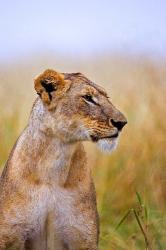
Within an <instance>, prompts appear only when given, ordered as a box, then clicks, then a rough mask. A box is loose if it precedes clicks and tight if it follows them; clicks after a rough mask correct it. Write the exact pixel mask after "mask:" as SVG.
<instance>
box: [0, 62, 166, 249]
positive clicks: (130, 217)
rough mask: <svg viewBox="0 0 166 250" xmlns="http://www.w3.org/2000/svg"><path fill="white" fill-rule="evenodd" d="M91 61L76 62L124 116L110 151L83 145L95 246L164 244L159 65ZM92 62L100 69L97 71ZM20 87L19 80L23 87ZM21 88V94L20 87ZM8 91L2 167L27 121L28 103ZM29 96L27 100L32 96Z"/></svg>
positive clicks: (0, 122)
mask: <svg viewBox="0 0 166 250" xmlns="http://www.w3.org/2000/svg"><path fill="white" fill-rule="evenodd" d="M92 65H93V66H92V67H91V68H90V69H89V68H88V65H87V66H85V65H81V66H80V68H79V70H80V71H81V68H83V69H84V70H83V71H84V72H86V70H87V72H88V74H89V75H90V76H95V77H94V78H95V80H96V82H100V84H102V83H103V82H105V83H106V84H105V87H106V88H107V89H108V90H109V91H110V90H111V91H110V97H111V99H112V101H113V103H114V104H115V105H116V106H118V107H119V108H120V110H121V111H123V112H124V113H125V114H126V116H127V119H128V125H127V126H126V127H125V128H124V130H123V132H122V134H121V138H120V142H119V146H118V148H117V150H116V151H115V152H114V153H112V155H103V154H102V153H100V152H98V151H97V149H96V147H95V145H93V144H91V143H87V144H86V147H88V149H89V150H88V156H89V164H90V165H91V166H93V175H94V179H95V185H96V190H97V199H98V210H99V214H100V224H101V230H100V231H101V236H100V249H101V250H114V249H115V250H138V249H140V250H142V249H149V250H151V249H153V250H156V249H166V237H165V232H166V169H165V167H166V154H165V149H166V136H165V132H166V131H165V130H166V119H165V98H166V95H165V94H166V85H165V81H166V74H165V72H164V70H163V66H162V65H160V67H159V66H157V65H156V64H152V63H151V62H150V61H146V60H142V61H141V63H140V62H138V61H132V62H129V63H128V64H127V63H126V64H125V60H122V61H121V60H120V61H119V60H117V61H116V60H115V59H114V61H113V62H110V63H109V62H108V61H104V62H102V66H101V64H100V66H101V67H99V65H98V63H97V62H95V63H94V64H93V62H92ZM76 67H78V66H76ZM97 67H99V68H100V70H97V71H96V68H97ZM73 68H74V67H73ZM96 72H97V73H96ZM9 73H10V71H9ZM109 82H112V86H111V87H110V85H109ZM12 84H16V85H17V83H16V82H14V83H12ZM24 86H25V85H23V86H21V85H19V87H20V88H22V89H23V88H24ZM19 87H17V90H18V89H19ZM30 88H31V87H29V89H30ZM9 89H10V88H7V90H9ZM31 91H32V89H31ZM22 93H23V96H24V94H25V93H24V91H23V90H22ZM10 96H12V98H13V95H12V93H11V92H9V91H7V92H6V88H3V95H2V92H1V95H0V114H1V115H0V165H1V166H3V165H4V163H5V161H6V159H7V157H8V154H9V151H10V149H11V147H12V144H13V143H14V141H15V140H16V138H17V136H18V134H19V133H20V131H21V130H22V129H23V127H24V125H25V124H26V119H27V113H28V112H29V107H30V105H29V104H28V105H29V106H26V105H25V106H23V107H24V109H23V108H22V105H23V100H24V99H23V98H22V97H20V96H19V98H18V95H17V93H14V99H16V100H17V102H15V101H11V103H10ZM28 100H29V102H31V101H30V100H32V98H30V99H28ZM20 104H21V105H20ZM27 107H28V108H27Z"/></svg>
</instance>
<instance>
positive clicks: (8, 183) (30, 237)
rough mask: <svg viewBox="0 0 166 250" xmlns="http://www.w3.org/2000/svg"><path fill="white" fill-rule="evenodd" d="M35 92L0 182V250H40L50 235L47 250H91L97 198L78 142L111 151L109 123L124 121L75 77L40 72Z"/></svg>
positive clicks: (94, 244) (98, 92)
mask: <svg viewBox="0 0 166 250" xmlns="http://www.w3.org/2000/svg"><path fill="white" fill-rule="evenodd" d="M35 90H36V92H37V93H38V95H39V97H38V98H37V99H36V101H35V103H34V105H33V108H32V112H31V115H30V119H29V122H28V125H27V127H26V128H25V130H24V131H23V133H22V134H21V136H20V137H19V139H18V140H17V142H16V144H15V146H14V148H13V150H12V152H11V154H10V157H9V159H8V161H7V163H6V166H5V168H4V170H3V173H2V177H1V181H0V249H36V250H37V249H40V250H42V249H46V248H47V247H48V246H46V245H45V246H44V247H43V244H46V243H43V242H44V240H45V237H47V238H48V237H52V241H53V245H54V248H53V249H57V250H65V249H70V250H96V249H98V232H99V225H98V215H97V209H96V194H95V189H94V185H93V181H92V178H91V173H90V169H89V167H88V166H87V161H86V154H85V151H84V148H83V145H82V142H81V141H86V140H92V141H95V142H97V141H98V142H99V145H100V144H101V145H102V148H103V149H106V150H108V149H109V150H110V149H111V148H112V146H108V144H110V145H111V143H114V141H115V138H114V139H111V136H114V135H115V134H117V133H118V129H117V127H116V126H114V125H113V124H111V122H110V120H111V119H114V120H116V121H119V122H123V123H124V124H125V123H126V119H125V117H124V116H123V114H122V113H120V112H119V111H118V110H117V109H116V108H115V107H114V106H113V105H112V103H111V102H110V100H109V99H108V97H107V94H106V92H105V91H104V90H103V89H102V88H101V87H99V86H98V85H96V84H94V83H93V82H91V81H90V80H88V79H87V78H86V77H85V76H83V75H82V74H80V73H75V74H74V73H73V74H67V73H66V74H65V73H64V74H59V73H57V72H55V71H53V70H46V71H45V72H44V73H42V74H41V75H40V76H39V77H37V78H36V79H35ZM89 96H90V97H89ZM105 138H106V139H105ZM105 142H106V143H105ZM104 145H105V146H104ZM48 225H49V226H48ZM49 228H51V230H50V229H49ZM49 230H50V231H49ZM46 234H47V235H46Z"/></svg>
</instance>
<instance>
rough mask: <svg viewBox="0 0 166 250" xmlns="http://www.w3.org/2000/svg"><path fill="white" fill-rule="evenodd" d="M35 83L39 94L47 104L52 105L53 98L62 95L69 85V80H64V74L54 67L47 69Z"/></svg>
mask: <svg viewBox="0 0 166 250" xmlns="http://www.w3.org/2000/svg"><path fill="white" fill-rule="evenodd" d="M34 83H35V90H36V92H37V94H38V95H39V96H40V98H41V99H42V101H43V102H44V103H45V104H47V105H50V106H52V105H51V102H52V100H53V99H57V98H58V97H60V96H62V94H63V93H64V91H66V90H67V89H68V87H69V84H68V81H66V80H64V75H63V74H61V73H58V72H56V71H54V70H52V69H47V70H45V71H44V72H43V73H42V74H41V75H39V76H38V77H37V78H36V79H35V82H34Z"/></svg>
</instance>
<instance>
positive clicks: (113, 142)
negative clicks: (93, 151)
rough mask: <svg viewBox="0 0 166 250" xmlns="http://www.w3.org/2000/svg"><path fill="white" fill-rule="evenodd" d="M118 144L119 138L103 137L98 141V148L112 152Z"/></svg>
mask: <svg viewBox="0 0 166 250" xmlns="http://www.w3.org/2000/svg"><path fill="white" fill-rule="evenodd" d="M117 145H118V138H112V139H101V140H99V141H98V142H97V146H98V148H99V149H100V150H101V151H102V152H105V153H109V154H110V153H111V152H112V151H114V150H115V149H116V147H117Z"/></svg>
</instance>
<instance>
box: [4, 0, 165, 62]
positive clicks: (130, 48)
mask: <svg viewBox="0 0 166 250" xmlns="http://www.w3.org/2000/svg"><path fill="white" fill-rule="evenodd" d="M0 9H1V13H0V31H1V36H0V57H1V58H0V60H1V61H3V60H8V59H10V58H14V57H23V56H26V55H29V54H33V53H39V52H43V53H44V52H47V51H53V52H56V51H57V52H59V53H63V54H68V53H69V54H73V55H74V54H78V53H82V54H89V53H100V54H101V53H104V52H105V51H124V52H125V53H132V52H140V53H144V52H146V53H150V54H159V55H163V56H165V55H166V28H165V25H166V1H164V0H156V1H154V0H116V1H113V0H110V1H109V0H102V1H98V0H91V1H90V0H89V1H88V0H84V1H75V0H69V1H67V0H66V1H65V0H59V1H56V0H47V1H46V0H45V1H42V0H29V1H23V0H20V1H19V0H13V1H11V0H10V1H9V0H0Z"/></svg>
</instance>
